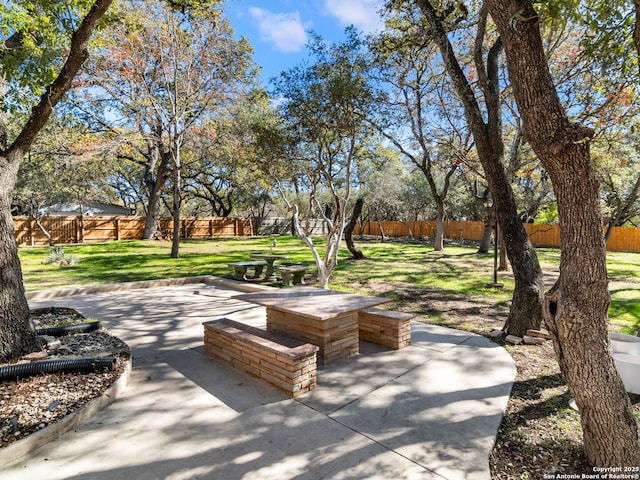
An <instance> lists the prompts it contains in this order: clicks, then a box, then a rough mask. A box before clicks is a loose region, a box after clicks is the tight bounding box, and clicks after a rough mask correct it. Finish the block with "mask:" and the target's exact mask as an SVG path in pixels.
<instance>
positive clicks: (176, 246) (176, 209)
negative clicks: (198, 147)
mask: <svg viewBox="0 0 640 480" xmlns="http://www.w3.org/2000/svg"><path fill="white" fill-rule="evenodd" d="M173 155H174V159H173V241H172V242H171V258H178V257H179V256H180V204H181V200H182V199H181V193H182V189H181V188H180V183H181V178H180V169H181V162H180V147H179V146H176V147H175V151H174V153H173Z"/></svg>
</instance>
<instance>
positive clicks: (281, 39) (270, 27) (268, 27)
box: [249, 7, 307, 53]
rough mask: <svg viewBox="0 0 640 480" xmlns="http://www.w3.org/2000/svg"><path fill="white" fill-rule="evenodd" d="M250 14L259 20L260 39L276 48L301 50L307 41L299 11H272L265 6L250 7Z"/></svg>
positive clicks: (280, 49) (287, 50)
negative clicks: (264, 7)
mask: <svg viewBox="0 0 640 480" xmlns="http://www.w3.org/2000/svg"><path fill="white" fill-rule="evenodd" d="M249 15H250V16H251V18H252V19H253V20H254V21H255V22H257V24H258V30H259V32H260V39H261V40H263V41H265V42H269V43H271V44H272V45H273V47H274V48H275V49H276V50H279V51H281V52H285V53H290V52H297V51H299V50H301V49H302V48H303V47H304V46H305V44H306V43H307V34H306V32H305V26H304V25H303V24H302V21H301V20H300V14H299V13H298V12H292V13H272V12H270V11H269V10H265V9H263V8H258V7H251V8H249Z"/></svg>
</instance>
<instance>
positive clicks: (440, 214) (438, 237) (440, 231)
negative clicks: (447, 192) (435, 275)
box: [433, 198, 444, 252]
mask: <svg viewBox="0 0 640 480" xmlns="http://www.w3.org/2000/svg"><path fill="white" fill-rule="evenodd" d="M435 203H436V234H435V236H434V238H433V250H434V251H435V252H441V251H443V250H444V201H443V200H442V199H440V198H438V199H435Z"/></svg>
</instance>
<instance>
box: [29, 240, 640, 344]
mask: <svg viewBox="0 0 640 480" xmlns="http://www.w3.org/2000/svg"><path fill="white" fill-rule="evenodd" d="M271 240H272V239H271V237H258V238H229V239H226V238H225V239H214V240H189V241H185V242H183V243H182V244H181V247H180V258H178V259H172V258H170V256H169V254H170V251H171V244H170V243H169V242H157V241H121V242H109V243H101V244H87V245H69V246H64V247H63V248H64V252H65V254H66V255H71V256H75V257H76V258H77V259H78V262H77V263H75V264H73V265H65V266H61V265H60V264H56V263H50V264H46V263H44V262H45V261H46V260H47V257H48V255H49V252H50V250H49V248H48V247H42V248H33V247H23V248H21V249H20V251H19V254H20V259H21V262H22V269H23V278H24V283H25V288H26V289H27V291H33V290H42V289H48V288H62V287H76V286H86V285H98V284H104V283H115V282H131V281H138V280H151V279H160V278H175V277H186V276H195V275H217V276H223V277H224V276H229V274H230V273H231V269H230V268H229V267H228V266H227V264H228V263H229V262H233V261H239V260H246V259H248V258H249V255H250V254H251V253H254V252H255V253H258V252H262V253H266V252H268V251H269V245H270V243H271ZM318 243H319V246H322V244H321V240H318ZM359 246H360V248H361V249H362V250H363V252H364V254H365V255H366V257H367V258H366V259H364V260H359V261H354V260H351V259H350V258H349V257H350V253H349V252H348V251H347V250H346V248H344V249H342V250H341V252H340V261H339V264H338V267H337V268H336V271H335V272H334V275H333V276H332V279H331V282H330V286H331V287H332V288H335V289H338V290H344V291H352V292H359V293H369V294H375V293H376V292H377V291H379V290H380V289H379V288H378V287H379V286H380V285H383V284H388V283H393V284H394V285H399V286H402V287H406V288H410V289H414V290H429V291H438V292H440V293H441V294H442V295H443V296H446V295H455V296H460V295H466V296H473V297H475V298H482V299H483V301H486V303H488V304H493V305H498V306H505V305H508V303H509V301H510V298H511V294H512V290H513V280H512V276H511V275H510V274H509V273H508V272H500V273H499V281H500V282H501V283H504V285H505V288H504V289H503V290H496V289H491V288H487V287H486V285H487V283H489V282H492V281H493V256H492V254H486V255H479V254H477V253H476V248H475V247H463V246H447V247H446V248H445V250H444V252H435V251H433V247H432V246H431V245H426V244H419V243H390V242H385V243H379V242H365V243H362V244H359ZM273 251H274V253H278V254H286V255H289V257H290V260H292V261H298V262H304V263H307V264H310V265H313V258H312V256H311V253H310V251H309V249H308V248H307V247H306V246H305V245H304V244H302V242H300V241H299V240H297V239H296V238H293V237H291V236H280V237H278V238H277V245H276V246H275V247H274V250H273ZM538 257H539V259H540V263H541V264H542V268H543V270H544V272H545V279H546V281H547V284H548V285H549V286H550V285H551V284H552V283H553V280H554V279H555V276H556V275H557V272H558V264H559V259H560V253H559V251H558V250H556V249H539V250H538ZM608 268H609V279H610V290H611V299H612V301H611V308H610V320H611V321H612V322H613V323H614V324H615V325H616V326H618V327H621V328H622V329H623V330H624V331H627V332H628V333H635V331H637V330H640V254H637V253H615V252H610V253H609V254H608ZM314 270H315V268H312V269H311V275H313V274H314ZM385 294H386V295H387V296H389V294H388V293H385ZM392 295H393V292H392Z"/></svg>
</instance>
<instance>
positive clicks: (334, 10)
mask: <svg viewBox="0 0 640 480" xmlns="http://www.w3.org/2000/svg"><path fill="white" fill-rule="evenodd" d="M381 6H382V1H381V0H349V1H346V0H325V2H324V8H325V9H326V10H327V12H329V14H330V15H333V16H334V17H336V18H337V19H338V20H339V21H340V23H341V24H342V25H355V26H356V27H357V28H359V29H360V30H363V31H365V32H367V33H369V32H374V31H379V30H382V27H383V26H384V25H383V22H382V20H381V18H380V15H379V14H378V10H379V8H380V7H381Z"/></svg>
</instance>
